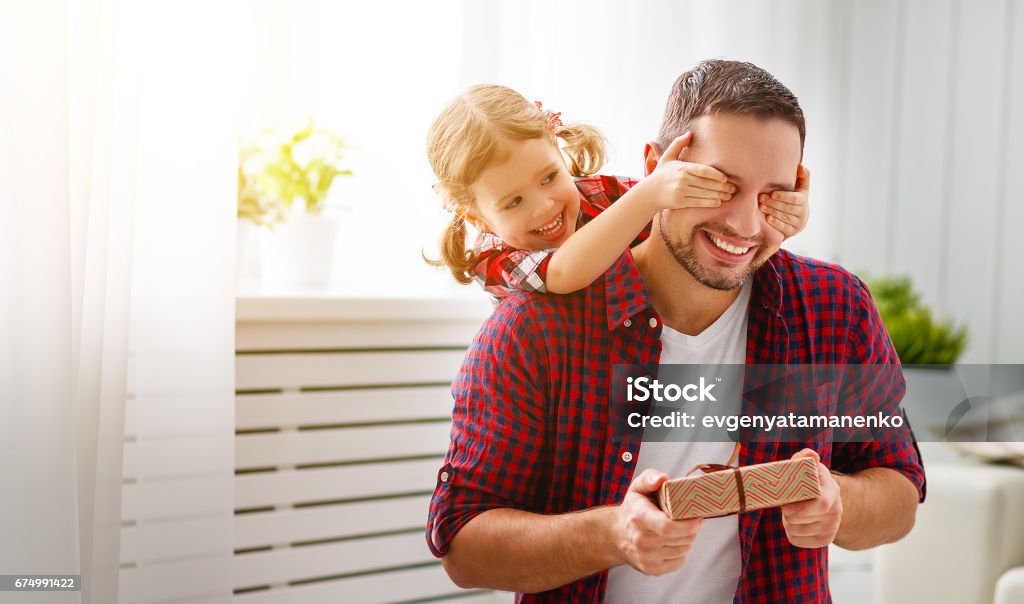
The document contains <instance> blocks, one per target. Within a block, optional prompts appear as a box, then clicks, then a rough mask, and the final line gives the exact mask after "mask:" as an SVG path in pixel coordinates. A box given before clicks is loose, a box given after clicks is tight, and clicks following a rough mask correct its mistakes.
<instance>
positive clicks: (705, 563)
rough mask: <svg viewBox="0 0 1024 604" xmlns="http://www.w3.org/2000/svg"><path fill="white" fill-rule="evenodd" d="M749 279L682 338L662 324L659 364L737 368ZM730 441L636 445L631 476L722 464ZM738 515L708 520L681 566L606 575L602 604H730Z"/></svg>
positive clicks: (625, 568) (736, 570)
mask: <svg viewBox="0 0 1024 604" xmlns="http://www.w3.org/2000/svg"><path fill="white" fill-rule="evenodd" d="M750 283H751V282H750V280H747V282H746V283H745V284H744V285H743V288H742V289H741V290H740V295H739V296H738V297H737V298H736V300H735V301H734V302H733V303H732V304H731V305H730V306H729V308H728V309H726V311H725V312H724V313H722V316H721V317H719V318H718V320H716V321H715V322H714V323H712V324H711V325H710V326H709V327H708V328H707V329H705V330H704V331H703V332H701V333H700V334H698V335H695V336H688V335H686V334H684V333H680V332H678V331H676V330H674V329H671V328H669V327H667V326H663V327H662V332H661V358H660V359H659V362H660V363H661V364H662V365H670V364H671V365H683V364H699V365H742V364H743V363H744V362H746V351H747V306H748V304H749V303H750V289H751V284H750ZM734 447H735V445H734V443H732V442H706V443H705V442H642V443H641V444H640V453H639V456H638V458H637V464H636V470H635V473H634V476H638V475H639V474H640V473H641V472H643V471H644V470H646V469H647V468H655V469H657V470H660V471H662V472H664V473H666V474H668V475H669V477H671V478H675V477H678V476H682V475H684V474H686V472H688V471H689V470H690V468H692V467H694V466H696V465H698V464H705V463H721V464H724V463H727V462H728V461H729V457H730V456H732V453H733V449H734ZM740 569H741V562H740V539H739V517H738V516H737V515H735V514H734V515H732V516H725V517H723V518H709V519H706V520H705V521H704V525H703V526H702V527H701V529H700V532H699V533H698V534H697V539H696V541H694V543H693V547H692V548H691V549H690V553H689V554H688V555H687V556H686V563H685V564H684V565H683V568H681V569H679V570H677V571H675V572H671V573H668V574H666V575H662V576H660V577H652V576H648V575H645V574H643V573H641V572H639V571H637V570H635V569H634V568H633V567H632V566H629V565H628V564H623V565H621V566H617V567H615V568H613V569H611V570H610V571H608V588H607V590H606V591H605V598H604V601H605V602H606V603H613V604H614V603H619V602H644V603H647V602H670V603H672V604H677V603H683V602H699V603H701V604H705V603H707V604H715V603H718V602H723V603H724V602H732V599H733V595H734V594H735V593H736V585H737V583H738V582H739V578H740Z"/></svg>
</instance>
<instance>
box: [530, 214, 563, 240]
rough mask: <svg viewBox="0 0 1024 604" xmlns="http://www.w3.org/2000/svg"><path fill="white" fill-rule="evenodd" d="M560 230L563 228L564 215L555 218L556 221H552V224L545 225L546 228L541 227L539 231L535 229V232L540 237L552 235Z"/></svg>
mask: <svg viewBox="0 0 1024 604" xmlns="http://www.w3.org/2000/svg"><path fill="white" fill-rule="evenodd" d="M560 228H562V214H561V213H559V214H558V216H555V219H554V220H552V221H551V222H549V223H547V224H545V225H544V226H542V227H540V228H539V229H533V232H534V233H537V234H539V235H550V234H551V233H554V232H555V231H557V230H558V229H560Z"/></svg>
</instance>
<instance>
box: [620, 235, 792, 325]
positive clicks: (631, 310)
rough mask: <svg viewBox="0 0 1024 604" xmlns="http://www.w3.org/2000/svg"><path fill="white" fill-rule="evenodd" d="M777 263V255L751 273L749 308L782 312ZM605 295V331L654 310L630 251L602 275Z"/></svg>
mask: <svg viewBox="0 0 1024 604" xmlns="http://www.w3.org/2000/svg"><path fill="white" fill-rule="evenodd" d="M780 263H781V260H780V258H779V252H776V253H774V254H772V255H771V256H769V257H768V260H767V261H765V263H764V264H762V265H761V268H759V269H757V272H756V273H754V277H753V279H754V284H753V288H752V290H751V292H750V300H751V303H752V304H759V305H761V307H762V308H764V309H765V310H770V311H772V312H773V313H775V314H778V313H779V312H780V311H781V310H782V277H781V276H780V275H779V267H780ZM605 291H606V292H607V296H608V298H607V306H608V329H615V328H616V327H618V326H619V325H622V323H623V322H624V321H625V320H626V319H629V318H631V317H633V316H634V315H636V314H638V313H639V312H640V311H642V310H644V309H647V308H652V309H653V307H652V305H651V303H650V300H649V299H648V297H647V289H646V288H645V287H644V280H643V277H641V275H640V270H639V269H638V268H637V266H636V262H634V261H633V253H632V251H630V250H626V253H624V254H623V255H622V256H620V257H619V259H618V260H617V261H616V262H615V264H613V265H612V266H611V268H609V269H608V271H607V272H605Z"/></svg>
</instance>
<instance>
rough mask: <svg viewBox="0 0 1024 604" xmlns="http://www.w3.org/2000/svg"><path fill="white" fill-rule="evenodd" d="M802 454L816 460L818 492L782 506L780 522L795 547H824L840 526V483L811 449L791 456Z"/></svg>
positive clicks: (841, 516) (801, 455)
mask: <svg viewBox="0 0 1024 604" xmlns="http://www.w3.org/2000/svg"><path fill="white" fill-rule="evenodd" d="M801 457H813V458H814V460H815V461H817V462H818V484H820V485H821V495H819V496H818V497H817V498H815V499H811V500H808V501H798V502H796V503H787V504H786V505H784V506H782V508H781V509H782V526H783V527H785V529H786V536H787V537H788V538H789V542H790V543H792V544H793V545H795V546H796V547H805V548H815V547H825V546H826V545H829V544H830V543H832V540H833V539H835V536H836V532H837V531H838V530H839V522H840V520H842V518H843V498H842V497H841V496H840V493H839V483H837V482H836V479H835V478H834V477H833V476H832V473H831V472H829V471H828V468H826V467H825V465H824V464H822V463H821V461H820V460H819V459H820V458H819V457H818V454H817V453H816V452H815V451H814V450H812V449H803V450H802V451H800V452H798V453H797V454H795V455H793V459H800V458H801Z"/></svg>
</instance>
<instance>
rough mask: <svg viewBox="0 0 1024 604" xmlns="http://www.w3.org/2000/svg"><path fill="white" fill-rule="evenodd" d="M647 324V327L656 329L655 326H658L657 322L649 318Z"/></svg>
mask: <svg viewBox="0 0 1024 604" xmlns="http://www.w3.org/2000/svg"><path fill="white" fill-rule="evenodd" d="M647 323H648V324H649V325H650V326H651V327H657V326H658V320H657V319H655V318H654V317H651V318H650V319H648V321H647Z"/></svg>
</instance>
